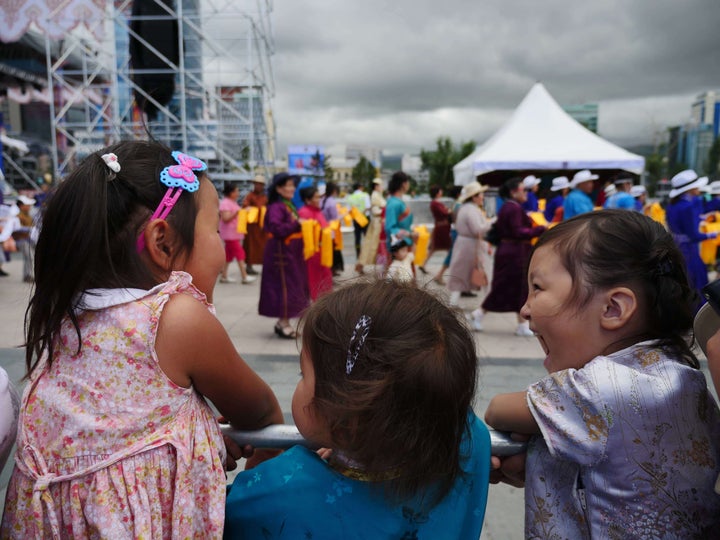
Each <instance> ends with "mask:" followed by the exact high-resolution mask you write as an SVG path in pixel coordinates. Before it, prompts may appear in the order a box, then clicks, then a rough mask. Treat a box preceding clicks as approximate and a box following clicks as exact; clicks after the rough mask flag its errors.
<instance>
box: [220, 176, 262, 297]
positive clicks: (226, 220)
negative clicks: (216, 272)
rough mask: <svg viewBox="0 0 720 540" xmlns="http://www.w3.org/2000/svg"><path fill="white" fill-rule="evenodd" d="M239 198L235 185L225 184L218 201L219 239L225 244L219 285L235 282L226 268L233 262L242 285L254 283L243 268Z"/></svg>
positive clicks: (243, 236) (243, 254)
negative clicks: (223, 262) (236, 264)
mask: <svg viewBox="0 0 720 540" xmlns="http://www.w3.org/2000/svg"><path fill="white" fill-rule="evenodd" d="M239 196H240V188H238V186H237V184H233V183H232V182H226V183H225V185H224V186H223V198H222V200H221V201H220V238H222V240H223V242H224V243H225V266H223V270H222V273H221V274H220V283H234V282H235V280H234V279H233V278H231V277H229V276H228V267H229V266H230V263H231V262H232V261H233V260H235V261H237V263H238V270H240V278H241V280H242V283H243V284H248V283H252V282H253V281H255V279H256V278H255V276H249V275H248V273H247V268H246V266H245V250H244V249H243V239H244V238H245V235H244V234H243V233H240V232H238V213H239V212H240V205H239V204H238V203H237V200H238V197H239Z"/></svg>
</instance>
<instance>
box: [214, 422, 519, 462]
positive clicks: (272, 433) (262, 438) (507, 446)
mask: <svg viewBox="0 0 720 540" xmlns="http://www.w3.org/2000/svg"><path fill="white" fill-rule="evenodd" d="M220 430H221V431H222V432H223V434H224V435H227V436H228V437H230V438H231V439H232V440H233V441H235V442H236V443H237V444H239V445H240V446H244V445H247V444H249V445H250V446H253V447H255V448H279V449H283V450H284V449H286V448H290V447H291V446H295V445H300V446H305V447H307V448H311V449H313V450H315V449H316V448H315V447H314V446H313V445H312V444H310V443H309V442H308V441H306V440H305V439H304V438H303V436H302V435H301V434H300V432H299V431H298V429H297V427H295V426H294V425H292V424H276V425H272V426H268V427H266V428H263V429H258V430H256V431H242V430H238V429H234V428H233V427H231V426H229V425H227V424H224V425H221V426H220ZM490 444H491V446H492V450H491V452H490V453H491V454H492V455H493V456H500V457H503V456H512V455H515V454H521V453H522V452H525V449H526V447H527V443H524V442H518V441H514V440H512V439H511V438H510V434H509V433H505V432H502V431H495V430H493V429H491V430H490Z"/></svg>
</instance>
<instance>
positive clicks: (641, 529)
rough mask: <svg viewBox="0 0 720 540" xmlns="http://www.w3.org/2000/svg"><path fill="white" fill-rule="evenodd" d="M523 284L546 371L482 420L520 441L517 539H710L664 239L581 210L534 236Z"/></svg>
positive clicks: (679, 313)
mask: <svg viewBox="0 0 720 540" xmlns="http://www.w3.org/2000/svg"><path fill="white" fill-rule="evenodd" d="M528 282H529V286H530V293H529V295H528V298H527V302H526V303H525V305H524V306H523V307H522V315H523V317H525V318H526V319H527V320H528V321H530V327H531V329H532V330H533V331H534V332H535V333H536V335H537V338H538V340H539V341H540V344H541V345H542V347H543V350H544V351H545V354H546V355H547V356H546V358H545V362H544V365H545V368H546V369H547V370H548V372H549V375H548V376H546V377H545V378H543V379H541V380H540V381H538V382H536V383H534V384H532V385H530V387H529V388H528V389H527V391H524V392H517V393H513V394H501V395H498V396H496V397H494V398H493V399H492V401H491V402H490V405H489V406H488V409H487V412H486V416H485V418H486V421H487V422H488V424H489V425H491V426H493V427H494V428H496V429H498V430H503V431H514V432H518V433H525V434H531V435H533V437H532V438H531V440H530V443H529V448H528V452H527V463H526V467H527V468H526V471H527V474H526V475H525V537H526V538H549V537H553V538H555V537H557V538H573V539H580V538H712V537H716V536H717V532H718V531H719V530H720V497H718V496H717V495H715V494H714V492H713V486H714V483H715V479H716V478H717V476H718V472H719V471H720V413H719V412H718V407H717V405H716V403H715V401H714V400H713V398H712V396H711V395H710V394H709V392H708V389H707V385H706V382H705V376H704V375H703V373H702V371H700V370H699V369H698V365H699V364H698V361H697V359H696V358H695V356H694V355H693V353H692V351H691V349H690V344H689V337H690V331H691V330H692V324H693V295H694V292H693V289H692V288H691V287H690V285H689V283H688V277H687V273H686V271H685V265H684V262H683V259H682V255H681V254H680V252H679V250H678V248H677V247H676V246H675V244H674V242H673V239H672V237H671V236H670V234H668V232H667V231H666V230H665V229H663V227H662V226H661V225H660V224H658V223H657V222H655V221H653V220H651V219H650V218H647V217H645V216H643V215H642V214H639V213H637V212H627V211H623V210H603V211H602V212H590V213H586V214H581V215H579V216H577V217H576V218H574V219H571V220H568V221H564V222H562V223H561V224H559V225H557V226H556V227H554V228H552V229H549V230H548V231H547V232H545V233H544V234H543V235H542V236H541V237H540V239H539V241H538V243H537V244H536V246H535V249H534V252H533V255H532V258H531V260H530V267H529V273H528ZM713 531H714V532H713Z"/></svg>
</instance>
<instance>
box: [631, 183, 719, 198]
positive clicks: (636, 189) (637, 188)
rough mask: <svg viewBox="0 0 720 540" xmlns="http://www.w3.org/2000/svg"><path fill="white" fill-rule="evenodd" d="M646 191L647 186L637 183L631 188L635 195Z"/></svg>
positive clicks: (632, 193)
mask: <svg viewBox="0 0 720 540" xmlns="http://www.w3.org/2000/svg"><path fill="white" fill-rule="evenodd" d="M718 183H720V182H718ZM645 193H647V189H645V186H641V185H637V186H633V187H631V188H630V195H632V196H633V197H639V196H640V195H643V194H645Z"/></svg>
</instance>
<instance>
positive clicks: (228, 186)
mask: <svg viewBox="0 0 720 540" xmlns="http://www.w3.org/2000/svg"><path fill="white" fill-rule="evenodd" d="M237 187H238V186H237V184H233V183H232V182H225V184H223V196H225V197H229V196H230V195H231V194H232V192H233V191H235V190H236V189H237Z"/></svg>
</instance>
